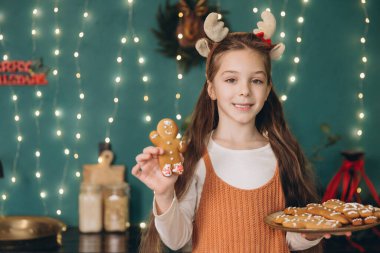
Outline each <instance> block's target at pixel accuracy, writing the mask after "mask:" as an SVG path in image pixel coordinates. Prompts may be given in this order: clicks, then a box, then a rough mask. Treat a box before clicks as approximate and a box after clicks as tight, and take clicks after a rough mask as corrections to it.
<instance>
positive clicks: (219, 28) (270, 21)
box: [195, 11, 285, 60]
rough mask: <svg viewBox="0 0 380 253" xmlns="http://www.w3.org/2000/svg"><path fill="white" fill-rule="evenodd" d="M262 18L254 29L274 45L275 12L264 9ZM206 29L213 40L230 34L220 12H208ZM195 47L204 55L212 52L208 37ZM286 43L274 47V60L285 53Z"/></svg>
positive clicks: (254, 31)
mask: <svg viewBox="0 0 380 253" xmlns="http://www.w3.org/2000/svg"><path fill="white" fill-rule="evenodd" d="M261 18H262V19H263V21H259V22H258V23H257V29H254V30H253V33H254V34H255V35H256V37H258V38H260V39H261V40H262V41H264V42H265V43H267V44H268V45H269V46H271V45H272V41H271V39H270V38H271V37H272V35H273V34H274V31H275V30H276V19H275V18H274V16H273V14H272V13H270V12H269V11H264V12H263V13H261ZM204 30H205V33H206V35H207V37H208V38H209V39H211V40H212V41H213V42H220V41H222V40H223V39H224V38H225V37H226V36H227V34H228V31H229V30H228V28H227V27H225V26H224V22H223V21H221V20H218V13H215V12H212V13H210V14H208V16H207V18H206V20H205V22H204ZM195 48H196V49H197V51H198V53H199V54H200V55H202V56H203V57H206V58H207V56H208V54H209V53H210V47H209V45H208V41H207V39H206V38H202V39H199V40H198V41H197V43H196V44H195ZM284 50H285V45H284V44H282V43H279V44H277V45H276V46H275V47H273V48H272V50H271V51H270V53H269V55H270V58H271V59H272V60H277V59H279V58H280V57H281V55H282V54H283V53H284Z"/></svg>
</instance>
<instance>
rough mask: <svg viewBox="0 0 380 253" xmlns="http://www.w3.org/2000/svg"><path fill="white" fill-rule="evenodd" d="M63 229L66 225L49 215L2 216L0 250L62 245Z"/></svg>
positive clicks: (32, 248)
mask: <svg viewBox="0 0 380 253" xmlns="http://www.w3.org/2000/svg"><path fill="white" fill-rule="evenodd" d="M63 231H66V225H65V224H64V223H62V222H61V221H59V220H56V219H53V218H49V217H43V216H40V217H39V216H6V217H0V251H2V250H20V249H22V250H45V249H53V248H57V247H59V246H61V245H62V232H63ZM41 247H43V248H41Z"/></svg>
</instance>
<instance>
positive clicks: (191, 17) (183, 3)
mask: <svg viewBox="0 0 380 253" xmlns="http://www.w3.org/2000/svg"><path fill="white" fill-rule="evenodd" d="M210 12H218V13H221V14H225V13H226V12H222V11H220V10H219V9H218V8H217V7H216V6H208V5H207V1H206V0H198V1H194V0H180V1H179V2H178V3H175V4H170V3H169V0H167V1H166V4H165V6H161V5H160V6H159V8H158V11H157V14H156V19H157V23H158V28H157V29H152V31H153V33H154V35H155V36H156V37H157V39H158V42H159V49H158V51H159V52H160V53H162V54H163V55H164V56H166V57H169V58H171V59H176V58H177V56H178V55H179V56H180V59H178V58H177V60H178V64H179V66H180V68H181V71H182V72H183V73H186V72H187V71H188V70H189V69H190V68H191V67H193V66H196V65H198V64H199V63H200V62H202V61H203V60H204V58H203V57H202V56H200V55H199V54H198V52H197V51H196V49H195V43H196V41H197V40H198V39H200V38H202V37H205V36H206V35H205V34H204V31H203V22H204V20H205V19H206V17H207V15H208V14H209V13H210ZM224 20H225V19H224Z"/></svg>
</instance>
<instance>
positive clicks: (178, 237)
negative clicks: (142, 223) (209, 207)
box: [153, 174, 199, 250]
mask: <svg viewBox="0 0 380 253" xmlns="http://www.w3.org/2000/svg"><path fill="white" fill-rule="evenodd" d="M198 187H199V186H198V175H197V174H196V175H195V176H194V178H193V180H192V182H191V185H190V188H189V190H188V191H187V193H186V194H185V195H184V197H183V198H182V199H181V201H178V199H177V197H176V196H174V198H173V201H172V204H171V206H170V208H169V209H168V210H166V212H165V213H163V214H161V215H157V209H156V204H155V199H154V200H153V214H154V216H155V219H154V222H155V226H156V229H157V231H158V234H159V236H160V238H161V240H162V242H163V243H164V244H165V245H166V246H167V247H169V248H170V249H172V250H178V249H181V248H183V247H184V246H185V245H186V244H187V243H188V242H190V241H191V237H192V233H193V219H194V214H195V209H196V205H197V196H198Z"/></svg>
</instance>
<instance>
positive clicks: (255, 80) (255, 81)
mask: <svg viewBox="0 0 380 253" xmlns="http://www.w3.org/2000/svg"><path fill="white" fill-rule="evenodd" d="M252 82H253V83H254V84H263V83H264V82H263V81H261V80H260V79H253V80H252Z"/></svg>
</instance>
